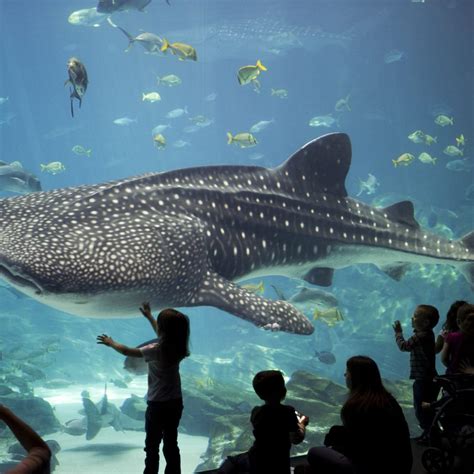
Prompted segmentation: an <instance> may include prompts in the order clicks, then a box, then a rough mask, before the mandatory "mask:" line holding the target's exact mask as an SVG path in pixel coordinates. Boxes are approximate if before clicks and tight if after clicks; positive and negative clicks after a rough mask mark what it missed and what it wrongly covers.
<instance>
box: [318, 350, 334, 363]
mask: <svg viewBox="0 0 474 474" xmlns="http://www.w3.org/2000/svg"><path fill="white" fill-rule="evenodd" d="M314 356H315V357H317V358H318V360H319V361H320V362H322V363H323V364H326V365H332V364H335V363H336V356H335V355H334V354H333V353H332V352H329V351H321V352H318V351H315V352H314Z"/></svg>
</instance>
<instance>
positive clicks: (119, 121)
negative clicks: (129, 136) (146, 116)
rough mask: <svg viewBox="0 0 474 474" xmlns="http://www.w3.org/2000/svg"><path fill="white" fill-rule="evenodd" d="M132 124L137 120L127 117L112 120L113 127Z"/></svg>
mask: <svg viewBox="0 0 474 474" xmlns="http://www.w3.org/2000/svg"><path fill="white" fill-rule="evenodd" d="M134 122H137V119H131V118H128V117H120V118H118V119H115V120H114V123H115V125H121V126H127V125H130V124H132V123H134Z"/></svg>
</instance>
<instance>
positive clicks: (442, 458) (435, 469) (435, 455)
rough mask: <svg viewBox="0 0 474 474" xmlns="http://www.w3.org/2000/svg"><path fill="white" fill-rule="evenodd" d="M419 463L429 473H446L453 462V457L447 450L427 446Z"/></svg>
mask: <svg viewBox="0 0 474 474" xmlns="http://www.w3.org/2000/svg"><path fill="white" fill-rule="evenodd" d="M421 464H423V467H424V468H425V469H426V470H427V471H428V472H429V473H430V474H447V473H448V472H449V470H450V469H451V466H452V464H453V458H452V456H451V454H450V453H449V452H447V451H442V450H441V449H438V448H427V449H425V451H424V452H423V454H422V456H421Z"/></svg>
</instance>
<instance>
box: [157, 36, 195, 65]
mask: <svg viewBox="0 0 474 474" xmlns="http://www.w3.org/2000/svg"><path fill="white" fill-rule="evenodd" d="M168 49H170V50H171V52H172V53H173V54H174V55H175V56H178V59H179V60H180V61H184V60H186V59H190V60H191V61H197V53H196V50H195V49H194V48H193V47H192V46H190V45H189V44H186V43H170V42H169V41H168V40H167V39H165V38H163V44H162V46H161V51H162V52H163V53H165V52H166V51H167V50H168Z"/></svg>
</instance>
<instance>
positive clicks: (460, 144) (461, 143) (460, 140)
mask: <svg viewBox="0 0 474 474" xmlns="http://www.w3.org/2000/svg"><path fill="white" fill-rule="evenodd" d="M465 144H466V139H465V138H464V135H463V134H462V133H461V135H459V137H456V145H457V146H458V147H463V146H464V145H465Z"/></svg>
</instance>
